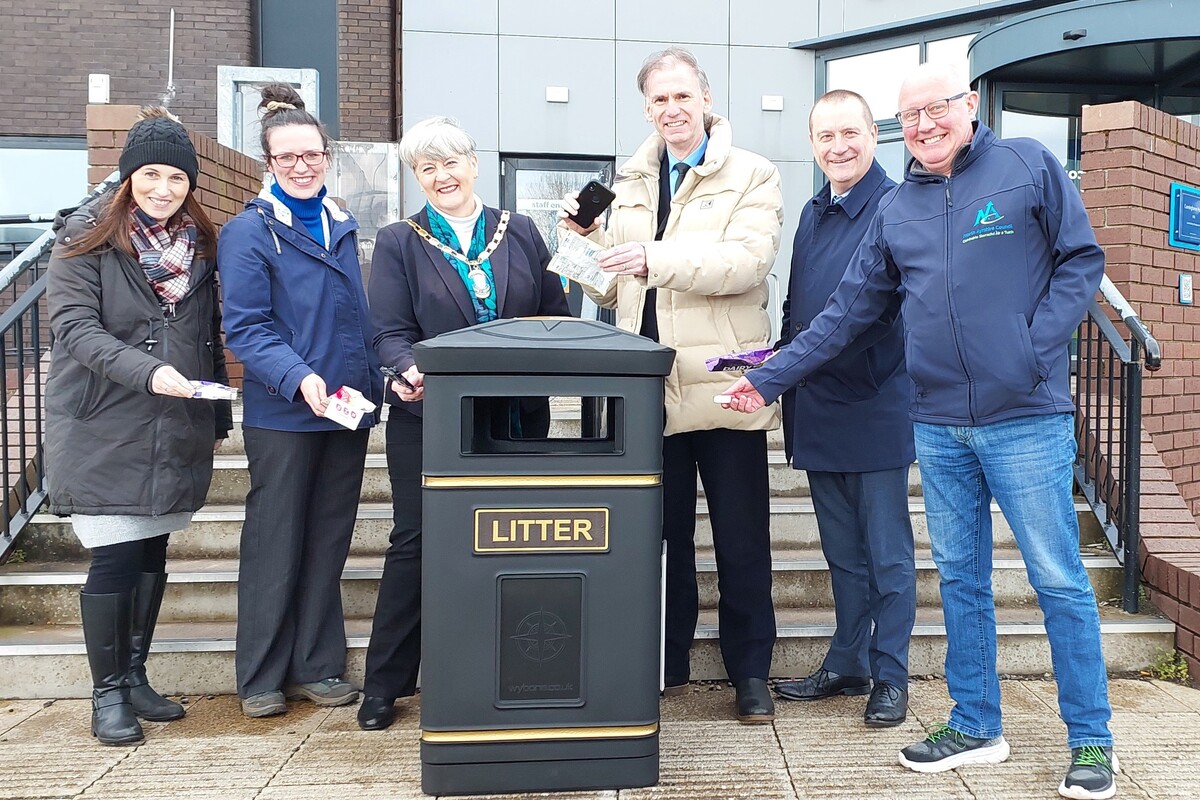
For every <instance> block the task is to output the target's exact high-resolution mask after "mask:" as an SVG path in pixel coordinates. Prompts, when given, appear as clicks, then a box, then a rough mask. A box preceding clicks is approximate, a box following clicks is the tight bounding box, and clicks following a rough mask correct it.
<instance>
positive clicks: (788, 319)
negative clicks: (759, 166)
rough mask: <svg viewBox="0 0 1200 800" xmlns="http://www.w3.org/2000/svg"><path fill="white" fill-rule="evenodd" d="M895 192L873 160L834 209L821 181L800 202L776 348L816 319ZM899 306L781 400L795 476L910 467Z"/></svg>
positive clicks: (908, 386) (893, 303)
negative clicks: (879, 211) (885, 199)
mask: <svg viewBox="0 0 1200 800" xmlns="http://www.w3.org/2000/svg"><path fill="white" fill-rule="evenodd" d="M895 185H896V183H895V181H893V180H891V179H889V178H888V176H887V173H885V172H884V171H883V167H881V166H879V164H878V162H873V163H872V164H871V168H870V169H869V170H868V171H867V173H866V174H865V175H863V177H862V179H861V180H859V182H858V183H856V184H855V185H854V188H853V190H852V191H851V192H850V194H849V195H847V196H846V198H845V200H843V201H842V202H841V203H839V204H834V203H832V202H830V186H829V183H828V182H826V184H825V185H824V186H823V187H821V191H819V192H817V194H816V196H815V197H813V199H812V200H811V201H809V202H808V203H806V204H805V206H804V209H803V211H801V212H800V224H799V225H798V226H797V228H796V239H795V241H794V242H793V244H792V273H791V280H790V282H789V284H788V295H787V300H786V301H785V303H784V306H783V333H782V336H781V338H780V345H781V346H782V345H786V344H787V343H788V342H790V341H791V340H792V339H793V338H794V337H795V335H796V334H798V333H800V332H801V331H803V330H804V329H805V328H806V327H807V326H808V325H810V324H811V323H812V321H813V319H814V318H815V317H816V316H817V315H818V314H820V313H821V309H823V308H824V307H825V303H826V302H827V301H828V300H829V296H830V295H831V294H833V291H834V290H835V289H836V288H837V286H838V284H839V283H840V282H841V279H842V275H843V274H844V273H845V271H846V266H847V265H848V264H849V263H850V259H851V257H852V256H853V255H854V251H855V250H856V249H857V247H858V243H859V242H860V241H862V237H863V235H864V234H865V233H866V232H867V228H868V226H870V224H871V219H872V218H873V217H874V216H875V210H876V209H877V208H878V207H879V202H880V200H881V199H882V198H883V197H884V195H886V194H887V193H888V192H889V191H890V190H891V189H892V188H893V187H895ZM899 309H900V296H899V293H896V294H894V295H893V297H892V298H891V299H890V300H889V302H888V308H887V310H886V311H885V312H884V313H883V314H882V315H881V316H880V318H879V319H877V320H876V321H875V322H874V323H872V324H871V326H870V327H869V328H867V329H866V330H865V331H863V332H862V333H860V334H859V335H858V337H857V338H855V339H854V341H852V342H850V344H849V345H847V347H846V349H844V350H843V351H842V352H841V353H839V354H838V355H836V356H834V357H833V359H831V360H830V361H829V363H827V364H826V365H825V366H823V367H820V368H819V369H817V370H815V371H813V372H812V373H811V374H810V375H809V376H808V377H807V378H801V379H800V381H799V382H798V383H797V384H796V387H795V388H794V389H790V390H788V392H787V393H786V394H785V395H784V401H783V424H784V432H785V434H788V436H787V438H788V443H789V445H790V448H789V453H790V455H791V459H792V466H794V467H795V468H796V469H810V470H819V471H822V472H874V471H876V470H882V469H896V468H898V467H903V466H906V465H908V464H911V463H912V462H913V459H914V458H915V457H916V456H915V452H914V449H913V432H912V423H911V422H910V421H909V419H908V406H909V403H910V402H911V400H912V381H910V380H909V379H908V374H907V373H906V372H905V371H904V326H903V323H902V322H901V321H900V317H899Z"/></svg>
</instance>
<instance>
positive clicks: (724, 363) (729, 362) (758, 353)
mask: <svg viewBox="0 0 1200 800" xmlns="http://www.w3.org/2000/svg"><path fill="white" fill-rule="evenodd" d="M772 352H774V351H773V350H771V348H769V347H764V348H762V349H761V350H743V351H742V352H740V353H726V354H725V355H723V356H717V357H716V358H710V359H707V360H706V361H705V362H704V366H705V367H706V368H707V369H708V371H709V372H729V371H730V370H735V369H754V368H755V367H761V366H762V365H763V362H764V361H766V360H767V357H768V356H770V355H771V353H772Z"/></svg>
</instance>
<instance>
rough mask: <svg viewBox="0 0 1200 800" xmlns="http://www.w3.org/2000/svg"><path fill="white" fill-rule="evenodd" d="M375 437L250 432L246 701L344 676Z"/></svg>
mask: <svg viewBox="0 0 1200 800" xmlns="http://www.w3.org/2000/svg"><path fill="white" fill-rule="evenodd" d="M369 435H370V432H369V431H368V430H366V429H364V430H358V431H310V432H297V431H272V430H266V429H263V428H246V429H245V437H246V456H247V459H248V460H249V465H250V493H249V494H248V495H247V497H246V522H245V524H244V525H243V526H242V541H241V567H240V572H239V575H238V626H237V654H236V658H235V665H236V668H237V686H238V694H239V695H240V696H242V697H249V696H251V695H255V694H259V693H261V692H269V691H276V690H279V689H282V688H283V687H284V686H285V685H286V684H287V683H291V682H295V683H308V682H311V681H318V680H321V679H323V678H329V677H333V676H340V675H341V674H342V673H343V672H344V671H345V668H346V625H345V621H344V619H343V617H342V595H341V579H342V569H343V568H344V567H345V565H346V556H348V555H349V553H350V538H351V536H352V535H353V533H354V520H355V517H356V515H357V509H358V501H359V495H360V493H361V491H362V481H363V466H364V463H365V461H366V455H367V437H368V436H369Z"/></svg>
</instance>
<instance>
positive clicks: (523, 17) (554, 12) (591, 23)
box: [500, 0, 617, 39]
mask: <svg viewBox="0 0 1200 800" xmlns="http://www.w3.org/2000/svg"><path fill="white" fill-rule="evenodd" d="M616 20H617V0H583V1H582V2H571V1H570V0H569V2H566V3H564V2H563V0H500V33H501V34H507V35H511V36H554V37H558V38H571V39H613V38H614V37H615V36H616V24H617V23H616Z"/></svg>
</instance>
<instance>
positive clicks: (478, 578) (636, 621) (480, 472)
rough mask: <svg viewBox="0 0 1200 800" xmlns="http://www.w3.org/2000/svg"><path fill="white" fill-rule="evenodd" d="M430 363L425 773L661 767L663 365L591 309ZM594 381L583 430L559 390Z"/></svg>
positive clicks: (601, 774) (629, 771) (571, 780)
mask: <svg viewBox="0 0 1200 800" xmlns="http://www.w3.org/2000/svg"><path fill="white" fill-rule="evenodd" d="M414 355H415V357H416V362H417V366H418V368H419V369H420V370H421V371H422V372H423V373H424V374H425V402H424V409H425V411H424V414H425V426H424V430H425V434H424V437H425V439H424V441H425V444H424V453H423V476H424V477H423V486H424V488H423V489H422V491H423V501H424V520H423V525H424V530H423V536H422V538H423V546H422V561H423V565H424V566H423V576H422V621H421V627H422V642H421V647H422V666H421V676H422V677H421V787H422V789H423V790H424V791H425V792H427V793H429V794H483V793H498V792H534V791H566V790H573V789H617V788H626V787H635V786H651V785H654V784H655V783H657V782H658V677H659V661H660V655H659V631H660V597H661V595H660V591H661V589H660V581H661V556H660V554H661V536H662V424H663V376H665V375H666V374H667V373H668V372H669V371H670V369H671V364H672V362H673V361H674V358H675V353H674V351H673V350H671V349H670V348H667V347H663V346H662V345H660V344H657V343H655V342H652V341H650V340H649V339H645V338H642V337H640V336H633V335H631V334H628V333H623V332H621V331H618V330H616V329H615V328H612V327H610V326H608V325H604V324H602V323H599V322H593V321H589V320H579V319H571V318H536V319H516V320H497V321H496V322H492V323H488V324H485V325H478V326H475V327H471V328H465V329H463V330H459V331H454V332H452V333H447V334H444V335H442V336H439V337H437V338H435V339H432V340H429V341H427V342H423V343H421V344H419V345H417V346H416V347H415V348H414ZM550 398H554V404H555V405H557V404H559V403H562V402H564V399H565V398H572V399H573V398H578V401H577V402H578V403H579V405H580V407H581V412H580V423H579V428H578V430H564V429H563V426H562V425H561V424H560V425H557V426H556V425H554V424H552V422H551V402H550Z"/></svg>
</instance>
